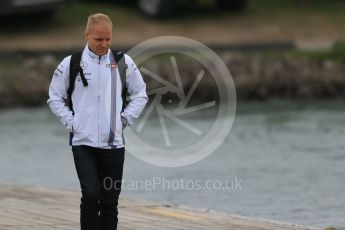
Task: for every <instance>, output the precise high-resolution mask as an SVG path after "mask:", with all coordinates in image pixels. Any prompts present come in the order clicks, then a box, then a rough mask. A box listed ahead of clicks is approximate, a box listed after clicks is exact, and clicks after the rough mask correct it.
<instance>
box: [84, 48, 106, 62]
mask: <svg viewBox="0 0 345 230" xmlns="http://www.w3.org/2000/svg"><path fill="white" fill-rule="evenodd" d="M85 51H86V53H87V55H88V56H89V57H90V58H91V59H93V60H95V61H99V60H101V61H104V60H105V59H107V57H108V55H109V52H110V49H109V50H108V52H107V53H106V54H105V55H102V56H99V55H97V54H95V53H94V52H92V50H90V49H89V46H88V45H87V44H86V46H85Z"/></svg>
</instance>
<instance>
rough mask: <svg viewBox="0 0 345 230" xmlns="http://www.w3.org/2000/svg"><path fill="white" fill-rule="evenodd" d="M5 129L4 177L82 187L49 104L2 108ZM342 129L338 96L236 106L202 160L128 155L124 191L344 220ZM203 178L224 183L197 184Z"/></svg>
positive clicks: (230, 208) (4, 180) (236, 210)
mask: <svg viewBox="0 0 345 230" xmlns="http://www.w3.org/2000/svg"><path fill="white" fill-rule="evenodd" d="M203 122H204V124H205V126H208V125H209V123H210V122H211V121H210V120H209V119H208V118H204V120H203ZM0 127H1V128H0V146H1V150H0V159H1V161H0V175H1V176H0V184H16V185H30V186H46V187H54V188H65V189H74V190H79V182H78V180H77V177H76V173H75V169H74V164H73V158H72V155H71V152H70V148H69V147H68V146H67V133H66V131H65V130H64V128H63V127H62V126H61V125H60V124H59V123H58V121H57V119H56V118H55V117H54V116H53V115H52V114H51V113H50V111H49V110H48V109H47V108H38V109H11V110H4V111H1V112H0ZM344 127H345V107H344V106H343V105H342V102H319V103H316V104H315V103H311V102H299V103H291V102H270V103H240V105H239V112H238V114H237V116H236V118H235V122H234V125H233V129H232V131H231V133H230V134H229V135H228V137H227V138H226V140H225V142H224V143H223V144H222V145H221V146H220V147H219V148H218V149H217V151H216V152H215V153H213V154H212V155H211V156H209V157H207V158H206V159H204V160H202V161H200V162H198V163H196V164H193V165H189V166H185V167H181V168H160V167H155V166H151V165H148V164H146V163H143V162H141V161H140V160H138V159H136V158H135V157H133V156H132V155H130V154H127V155H126V162H125V172H124V180H125V183H124V186H125V187H126V188H124V190H123V196H127V197H133V198H137V199H145V200H150V201H154V202H164V203H170V204H183V205H187V206H190V207H196V208H206V209H212V210H217V211H224V212H227V213H231V214H237V215H243V216H249V217H258V218H267V219H271V220H276V221H283V222H288V223H295V224H302V225H306V226H314V227H320V228H322V227H326V226H330V225H332V226H337V227H344V226H345V218H344V216H345V195H344V192H343V191H344V190H345V167H344V165H345V153H344V150H345V142H344V141H343V140H344V139H345V132H344ZM151 128H152V130H157V129H154V127H151ZM207 180H209V181H211V183H215V185H217V186H218V185H219V188H218V189H216V187H217V186H215V187H211V188H210V189H198V188H197V187H196V185H200V186H201V187H202V186H205V183H206V181H207ZM181 181H182V182H181ZM215 181H216V182H215ZM141 182H145V183H147V184H146V186H144V185H143V184H137V187H136V188H135V189H134V188H133V187H131V186H132V185H133V183H141ZM151 182H152V183H155V186H153V185H152V184H150V183H151ZM158 182H159V183H158ZM231 183H233V184H231ZM226 184H227V185H228V187H227V188H226V189H220V186H222V187H224V185H226ZM236 184H237V185H236ZM182 185H183V186H187V187H184V188H181V186H182ZM143 186H144V187H143ZM169 186H170V188H168V187H169ZM188 186H189V187H188ZM193 186H194V187H193ZM145 189H146V190H145Z"/></svg>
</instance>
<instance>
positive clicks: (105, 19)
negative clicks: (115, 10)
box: [85, 13, 113, 32]
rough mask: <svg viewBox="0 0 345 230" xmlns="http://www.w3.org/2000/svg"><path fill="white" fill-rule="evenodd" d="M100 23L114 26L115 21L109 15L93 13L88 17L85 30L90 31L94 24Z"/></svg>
mask: <svg viewBox="0 0 345 230" xmlns="http://www.w3.org/2000/svg"><path fill="white" fill-rule="evenodd" d="M100 23H108V24H109V25H110V27H111V28H113V23H112V22H111V20H110V18H109V16H108V15H106V14H102V13H97V14H91V15H90V16H89V17H88V19H87V24H86V30H85V31H86V32H90V29H91V27H92V26H94V25H97V24H100Z"/></svg>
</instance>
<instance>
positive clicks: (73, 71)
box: [67, 51, 88, 114]
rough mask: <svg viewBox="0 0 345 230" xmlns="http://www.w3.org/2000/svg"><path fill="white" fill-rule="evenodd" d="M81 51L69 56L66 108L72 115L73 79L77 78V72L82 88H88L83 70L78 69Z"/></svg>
mask: <svg viewBox="0 0 345 230" xmlns="http://www.w3.org/2000/svg"><path fill="white" fill-rule="evenodd" d="M82 54H83V51H78V52H76V53H74V54H72V56H71V60H70V64H69V87H68V89H67V106H68V107H69V108H70V110H71V111H72V112H73V114H74V110H73V102H72V93H73V91H74V86H75V79H76V78H77V75H78V72H79V73H80V78H81V80H82V82H83V85H84V87H86V86H88V82H87V80H86V78H85V75H84V72H83V68H81V67H80V61H81V56H82Z"/></svg>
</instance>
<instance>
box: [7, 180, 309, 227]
mask: <svg viewBox="0 0 345 230" xmlns="http://www.w3.org/2000/svg"><path fill="white" fill-rule="evenodd" d="M79 198H80V197H79V193H78V192H75V191H64V190H54V189H45V188H28V187H11V186H0V230H53V229H54V230H60V229H61V230H72V229H73V230H77V229H79ZM118 229H119V230H129V229H133V230H135V229H140V230H148V229H150V230H155V229H159V230H160V229H164V230H175V229H181V230H189V229H200V230H210V229H212V230H221V229H222V230H227V229H231V230H302V229H306V230H307V228H303V227H298V226H292V225H286V224H278V223H272V222H269V221H263V220H250V219H244V218H240V217H233V216H230V215H226V214H221V213H215V212H206V211H198V210H191V209H182V208H178V207H171V206H168V205H158V204H153V203H146V202H138V201H134V200H130V199H123V198H122V199H121V200H120V203H119V227H118Z"/></svg>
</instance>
